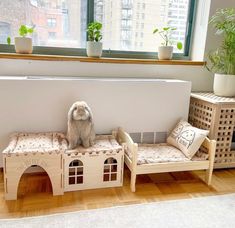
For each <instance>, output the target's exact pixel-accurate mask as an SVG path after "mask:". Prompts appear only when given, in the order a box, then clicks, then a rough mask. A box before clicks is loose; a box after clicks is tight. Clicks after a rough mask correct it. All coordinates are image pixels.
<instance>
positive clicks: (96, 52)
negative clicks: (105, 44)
mask: <svg viewBox="0 0 235 228" xmlns="http://www.w3.org/2000/svg"><path fill="white" fill-rule="evenodd" d="M101 29H102V24H101V23H99V22H96V21H95V22H92V23H90V24H89V25H88V28H87V34H88V41H87V56H88V57H101V55H102V43H101V42H100V41H101V39H102V34H101Z"/></svg>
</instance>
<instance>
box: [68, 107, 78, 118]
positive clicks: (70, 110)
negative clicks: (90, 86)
mask: <svg viewBox="0 0 235 228" xmlns="http://www.w3.org/2000/svg"><path fill="white" fill-rule="evenodd" d="M75 108H76V104H75V103H74V104H73V105H72V106H71V107H70V109H69V112H68V120H69V121H72V120H73V111H74V109H75Z"/></svg>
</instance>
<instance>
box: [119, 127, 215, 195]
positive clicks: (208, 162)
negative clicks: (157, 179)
mask: <svg viewBox="0 0 235 228" xmlns="http://www.w3.org/2000/svg"><path fill="white" fill-rule="evenodd" d="M118 141H119V143H124V144H125V156H124V157H125V164H126V165H127V167H128V168H129V170H130V171H131V186H130V187H131V191H132V192H135V190H136V188H135V183H136V176H137V175H139V174H150V173H165V172H176V171H192V170H206V178H205V181H206V183H207V184H208V185H210V184H211V178H212V172H213V165H214V158H215V147H216V141H215V140H209V139H208V138H206V139H205V141H204V142H203V144H202V146H201V149H200V152H197V153H199V155H200V154H203V156H201V157H200V156H197V157H193V158H192V159H191V160H190V159H187V158H186V157H185V156H184V155H183V154H182V152H181V151H180V150H178V149H176V148H174V147H172V146H169V145H167V144H148V145H147V144H137V143H134V142H133V140H132V138H131V137H130V135H129V134H128V133H126V132H125V131H124V130H122V129H119V133H118ZM148 147H151V148H150V149H149V150H150V153H153V154H154V150H158V151H160V153H159V155H158V156H157V159H159V157H160V158H161V150H163V149H165V150H170V153H173V160H175V161H167V153H168V152H167V153H163V154H162V157H163V161H159V162H153V161H152V158H151V156H150V158H149V157H148V154H146V153H148ZM143 151H144V153H145V156H142V155H143V154H141V152H143ZM141 156H142V157H144V159H143V161H141V160H140V158H141ZM146 158H147V159H146ZM181 159H182V160H181ZM146 160H148V161H147V162H149V163H147V162H146ZM160 160H161V159H160Z"/></svg>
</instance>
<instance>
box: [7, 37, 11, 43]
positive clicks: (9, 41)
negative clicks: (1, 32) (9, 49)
mask: <svg viewBox="0 0 235 228" xmlns="http://www.w3.org/2000/svg"><path fill="white" fill-rule="evenodd" d="M7 44H8V45H11V37H10V36H8V37H7Z"/></svg>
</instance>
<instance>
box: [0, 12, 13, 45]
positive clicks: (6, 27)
mask: <svg viewBox="0 0 235 228" xmlns="http://www.w3.org/2000/svg"><path fill="white" fill-rule="evenodd" d="M0 17H1V16H0ZM0 20H1V19H0ZM10 33H11V27H10V24H9V23H6V22H1V21H0V43H3V44H6V43H7V37H8V36H9V34H10Z"/></svg>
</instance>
